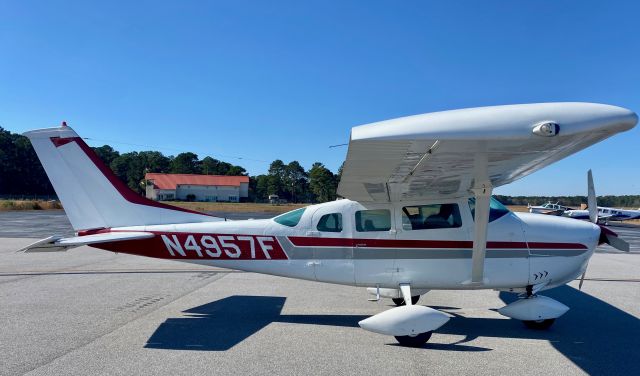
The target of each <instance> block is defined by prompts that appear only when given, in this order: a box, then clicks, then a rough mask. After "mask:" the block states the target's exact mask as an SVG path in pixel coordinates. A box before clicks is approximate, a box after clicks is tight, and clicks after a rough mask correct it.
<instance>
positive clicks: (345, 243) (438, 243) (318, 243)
mask: <svg viewBox="0 0 640 376" xmlns="http://www.w3.org/2000/svg"><path fill="white" fill-rule="evenodd" d="M288 239H289V240H290V241H291V243H292V244H293V245H295V246H297V247H355V246H358V247H368V248H437V249H447V248H451V249H461V248H462V249H465V248H473V242H472V241H466V240H404V239H353V238H314V237H306V236H289V237H288ZM487 248H490V249H517V248H520V249H527V248H531V249H587V247H586V246H585V245H583V244H579V243H539V242H538V243H529V246H528V247H527V243H525V242H495V241H490V242H487Z"/></svg>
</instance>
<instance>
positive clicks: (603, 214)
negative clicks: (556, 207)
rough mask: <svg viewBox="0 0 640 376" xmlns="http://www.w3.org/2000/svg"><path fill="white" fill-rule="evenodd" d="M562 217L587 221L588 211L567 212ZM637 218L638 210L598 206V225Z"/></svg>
mask: <svg viewBox="0 0 640 376" xmlns="http://www.w3.org/2000/svg"><path fill="white" fill-rule="evenodd" d="M563 215H564V216H565V217H569V218H573V219H589V210H567V211H565V212H564V214H563ZM639 218H640V209H638V210H634V209H618V208H608V207H604V206H598V223H606V224H608V223H609V221H628V220H630V219H639Z"/></svg>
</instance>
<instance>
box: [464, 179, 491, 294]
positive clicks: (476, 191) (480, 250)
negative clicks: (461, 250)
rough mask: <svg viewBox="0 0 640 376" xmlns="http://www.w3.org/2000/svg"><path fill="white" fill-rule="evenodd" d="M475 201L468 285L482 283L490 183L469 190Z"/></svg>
mask: <svg viewBox="0 0 640 376" xmlns="http://www.w3.org/2000/svg"><path fill="white" fill-rule="evenodd" d="M471 191H472V192H473V195H474V196H475V199H476V205H475V215H474V217H475V218H474V220H475V222H474V229H473V230H474V231H473V254H472V258H471V262H472V265H471V282H470V283H468V284H470V285H482V284H483V283H484V258H485V255H486V253H487V229H488V227H489V226H488V225H489V205H490V201H491V192H492V191H493V187H492V186H491V182H490V181H486V182H483V183H481V184H478V186H477V187H475V188H473V189H471Z"/></svg>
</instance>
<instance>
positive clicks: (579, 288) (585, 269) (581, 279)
mask: <svg viewBox="0 0 640 376" xmlns="http://www.w3.org/2000/svg"><path fill="white" fill-rule="evenodd" d="M587 267H588V266H587ZM585 275H587V268H584V272H583V273H582V277H580V283H578V290H582V284H583V283H584V276H585Z"/></svg>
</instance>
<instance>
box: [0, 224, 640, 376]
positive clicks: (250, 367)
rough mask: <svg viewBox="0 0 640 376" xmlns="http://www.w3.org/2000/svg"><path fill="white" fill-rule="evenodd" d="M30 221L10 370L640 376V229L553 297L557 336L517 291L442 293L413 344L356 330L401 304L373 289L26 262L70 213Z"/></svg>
mask: <svg viewBox="0 0 640 376" xmlns="http://www.w3.org/2000/svg"><path fill="white" fill-rule="evenodd" d="M25 213H27V212H22V213H20V215H17V216H13V217H12V216H10V215H7V214H6V213H0V237H2V238H0V320H1V321H0V323H1V326H0V328H1V329H0V374H1V375H20V374H29V375H61V374H64V375H69V374H71V375H80V374H81V375H87V374H117V375H131V374H153V375H196V374H216V375H225V374H234V375H238V374H261V375H282V374H284V375H300V374H327V375H352V374H355V375H369V376H370V375H378V374H384V375H388V374H411V375H422V374H446V375H449V374H456V375H460V374H474V375H476V374H492V375H495V374H516V373H517V374H519V375H550V374H562V375H567V374H569V375H573V374H585V373H588V374H625V375H639V374H640V362H638V361H637V359H638V351H639V350H640V346H638V338H640V319H639V318H640V228H638V227H633V226H625V227H620V226H615V227H612V229H613V230H614V231H616V232H618V233H619V234H620V235H621V236H622V237H623V238H625V239H626V240H628V241H630V242H631V243H632V252H631V253H630V254H622V253H620V252H617V251H615V250H612V249H611V248H609V247H608V246H603V247H601V248H600V249H599V250H598V253H597V254H596V255H595V256H594V257H593V258H592V260H591V263H590V265H589V269H588V272H587V280H586V281H585V282H584V286H583V289H582V291H578V290H577V289H576V288H577V281H575V282H572V283H571V284H570V286H565V287H560V288H556V289H553V290H550V291H545V292H544V293H543V295H547V296H550V297H553V298H554V299H557V300H559V301H561V302H563V303H564V304H566V305H568V306H569V307H571V310H570V311H569V312H568V313H567V314H566V315H564V316H563V317H561V318H560V319H558V320H557V322H556V323H555V324H554V326H553V327H552V328H551V329H550V330H548V331H534V330H530V329H526V328H525V327H524V326H523V325H522V324H521V323H520V322H519V321H516V320H510V319H508V318H506V317H503V316H501V315H499V314H498V313H497V312H495V309H497V308H500V307H502V306H504V305H505V302H509V301H511V300H513V299H514V298H515V296H513V295H512V294H508V293H498V292H495V291H431V292H429V293H428V294H426V295H424V296H423V297H422V298H421V300H420V302H419V304H424V305H429V306H431V307H433V308H437V309H441V310H443V311H445V312H447V313H449V314H451V315H452V316H453V318H452V319H451V320H450V321H449V323H447V324H446V325H445V326H443V327H442V328H440V329H439V330H438V331H437V332H436V333H435V334H434V335H433V336H432V337H431V340H430V341H429V342H428V344H427V345H426V346H425V347H424V348H419V349H414V348H404V347H401V346H398V345H397V344H396V341H395V339H393V338H392V337H388V336H383V335H378V334H374V333H370V332H366V331H364V330H362V329H360V328H359V327H358V324H357V323H358V321H360V320H362V319H363V318H366V317H368V316H371V315H374V314H376V313H379V312H381V311H383V310H386V309H388V308H390V307H391V303H390V302H389V301H387V300H382V301H380V302H369V301H367V298H368V296H367V294H366V292H365V291H364V289H362V288H354V287H345V286H337V285H329V284H322V283H314V282H306V281H298V280H293V279H286V278H279V277H271V276H264V275H258V274H253V273H243V272H234V271H227V270H222V269H215V268H207V267H201V266H194V265H190V264H182V263H176V262H171V261H165V260H154V259H146V258H142V257H136V256H129V255H123V254H113V253H110V252H106V251H101V250H96V249H93V248H89V247H80V248H76V249H73V250H71V251H69V252H66V253H54V254H43V253H33V254H23V253H15V250H16V249H19V248H20V247H22V246H24V245H26V244H28V243H29V242H31V241H32V240H33V239H28V238H24V237H21V236H23V235H25V234H36V235H35V236H34V235H31V236H32V237H44V236H47V235H51V234H52V233H59V232H56V231H62V230H63V229H64V226H63V223H62V222H64V221H63V220H66V218H64V214H63V213H62V212H60V213H58V214H56V212H28V213H37V214H25ZM52 213H53V214H52ZM56 215H58V216H59V217H55V216H56ZM25 216H26V217H25ZM52 216H53V217H52ZM17 217H20V218H22V219H21V220H24V221H26V222H24V223H23V224H22V225H18V226H16V225H14V224H13V223H12V222H11V221H10V220H9V219H12V220H15V219H16V218H17ZM67 226H68V224H67ZM16 228H17V230H16ZM9 234H14V235H9Z"/></svg>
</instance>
